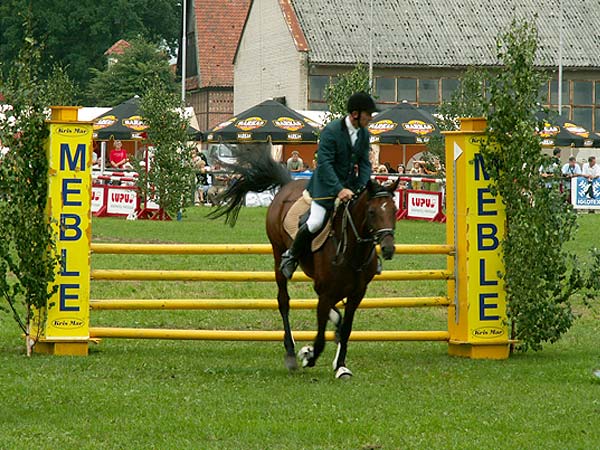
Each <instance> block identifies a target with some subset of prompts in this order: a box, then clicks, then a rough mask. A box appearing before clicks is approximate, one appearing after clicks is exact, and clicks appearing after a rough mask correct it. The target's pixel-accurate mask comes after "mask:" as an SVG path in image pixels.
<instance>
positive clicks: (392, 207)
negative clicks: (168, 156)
mask: <svg viewBox="0 0 600 450" xmlns="http://www.w3.org/2000/svg"><path fill="white" fill-rule="evenodd" d="M398 181H399V179H398V180H396V181H395V182H394V183H391V184H389V185H385V186H384V185H381V184H379V183H377V182H376V181H369V182H368V183H367V189H366V190H367V196H368V200H367V214H366V225H367V228H368V231H369V234H370V235H371V236H373V239H375V242H376V243H377V244H379V245H381V254H382V256H383V258H384V259H392V257H393V256H394V230H395V229H396V202H395V201H394V192H395V191H396V188H397V187H398Z"/></svg>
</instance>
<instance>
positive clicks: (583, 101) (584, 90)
mask: <svg viewBox="0 0 600 450" xmlns="http://www.w3.org/2000/svg"><path fill="white" fill-rule="evenodd" d="M592 86H593V84H592V82H591V81H573V104H574V105H591V104H592V103H593V100H592V98H593V97H592Z"/></svg>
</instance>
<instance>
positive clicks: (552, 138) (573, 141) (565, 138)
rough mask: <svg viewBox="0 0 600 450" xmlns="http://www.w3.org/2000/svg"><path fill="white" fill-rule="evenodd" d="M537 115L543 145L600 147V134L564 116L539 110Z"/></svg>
mask: <svg viewBox="0 0 600 450" xmlns="http://www.w3.org/2000/svg"><path fill="white" fill-rule="evenodd" d="M535 117H536V119H538V120H539V121H540V124H541V125H540V127H539V128H541V130H540V129H538V134H539V135H540V137H541V138H542V145H543V146H556V147H569V146H574V147H600V135H598V134H596V133H592V132H590V131H588V130H586V129H585V128H584V127H582V126H579V125H577V124H575V123H573V122H572V121H570V120H568V119H565V118H564V117H563V116H559V115H551V114H548V113H547V112H546V111H538V112H537V113H536V114H535Z"/></svg>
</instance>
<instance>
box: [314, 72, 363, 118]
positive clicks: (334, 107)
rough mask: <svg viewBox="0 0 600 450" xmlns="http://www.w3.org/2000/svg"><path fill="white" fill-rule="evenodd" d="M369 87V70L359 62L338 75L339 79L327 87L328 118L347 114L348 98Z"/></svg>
mask: <svg viewBox="0 0 600 450" xmlns="http://www.w3.org/2000/svg"><path fill="white" fill-rule="evenodd" d="M370 91H371V90H370V89H369V72H368V70H367V68H366V67H365V66H363V65H362V64H360V63H358V64H357V65H356V67H354V69H352V70H351V71H350V72H346V73H344V74H341V75H338V78H337V81H336V82H335V83H334V84H330V85H329V86H327V88H326V89H325V99H326V100H327V104H328V105H329V111H330V112H331V114H330V115H328V117H327V119H329V120H333V119H338V118H340V117H343V116H345V115H346V112H347V111H346V105H347V103H348V99H349V98H350V96H351V95H352V94H354V93H355V92H367V93H370Z"/></svg>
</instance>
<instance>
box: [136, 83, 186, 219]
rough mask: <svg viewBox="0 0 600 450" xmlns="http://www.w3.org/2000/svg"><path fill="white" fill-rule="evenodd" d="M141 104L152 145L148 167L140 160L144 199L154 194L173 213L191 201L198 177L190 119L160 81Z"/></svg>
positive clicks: (161, 205) (141, 186)
mask: <svg viewBox="0 0 600 450" xmlns="http://www.w3.org/2000/svg"><path fill="white" fill-rule="evenodd" d="M140 107H141V111H142V115H143V117H144V122H145V123H146V124H147V125H148V139H147V142H146V144H148V146H149V147H150V146H151V147H152V150H151V151H150V150H149V158H148V160H149V161H148V164H149V167H148V170H146V167H145V165H142V164H140V163H141V162H142V161H138V162H137V169H138V172H139V173H140V177H139V179H138V187H139V188H140V192H141V194H142V201H144V200H145V199H148V198H153V199H155V201H156V202H157V203H158V204H159V205H160V208H161V209H162V210H163V211H165V212H167V214H169V215H170V216H174V215H176V214H178V213H179V212H180V211H182V210H183V209H184V208H185V207H186V206H187V205H188V204H189V202H190V199H191V188H192V186H193V185H194V180H195V179H194V176H195V175H194V170H193V167H192V158H191V150H192V147H190V146H188V145H187V141H188V138H189V136H188V127H189V122H188V120H187V119H185V118H184V117H183V116H182V114H181V113H182V111H183V104H182V103H181V102H180V101H179V100H178V99H177V97H176V96H175V95H174V94H172V93H171V92H170V91H169V90H168V89H167V88H166V87H165V85H164V84H162V83H160V82H156V83H155V84H153V85H151V87H150V88H149V89H148V90H147V91H146V95H145V96H144V97H143V98H142V101H141V104H140ZM144 163H145V161H144Z"/></svg>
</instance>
